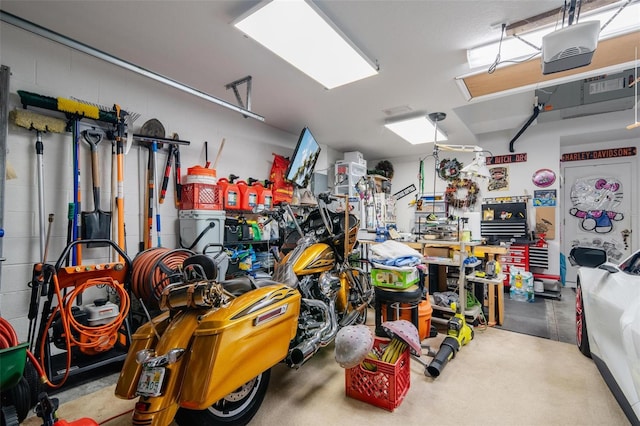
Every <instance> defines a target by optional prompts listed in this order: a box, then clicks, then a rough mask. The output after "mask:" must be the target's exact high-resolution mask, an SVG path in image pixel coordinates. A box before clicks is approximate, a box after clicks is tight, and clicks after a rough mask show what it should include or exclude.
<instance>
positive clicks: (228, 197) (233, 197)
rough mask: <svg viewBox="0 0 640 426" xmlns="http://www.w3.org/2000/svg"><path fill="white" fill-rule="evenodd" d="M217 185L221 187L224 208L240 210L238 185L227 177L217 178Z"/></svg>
mask: <svg viewBox="0 0 640 426" xmlns="http://www.w3.org/2000/svg"><path fill="white" fill-rule="evenodd" d="M218 186H219V187H220V188H222V199H223V200H224V209H225V210H240V189H239V188H238V185H237V184H235V183H233V182H230V181H229V179H227V178H220V179H218Z"/></svg>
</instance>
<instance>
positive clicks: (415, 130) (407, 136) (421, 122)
mask: <svg viewBox="0 0 640 426" xmlns="http://www.w3.org/2000/svg"><path fill="white" fill-rule="evenodd" d="M384 126H385V127H386V128H387V129H389V130H391V131H392V132H394V133H395V134H397V135H398V136H400V137H401V138H402V139H404V140H406V141H407V142H409V143H410V144H412V145H418V144H421V143H429V142H436V141H446V140H447V135H445V134H444V133H443V132H442V131H441V130H440V129H437V130H436V126H435V125H434V124H433V123H432V122H431V120H429V119H428V118H427V117H425V116H420V117H413V118H408V119H405V120H398V121H394V122H389V123H385V125H384ZM436 132H437V136H436Z"/></svg>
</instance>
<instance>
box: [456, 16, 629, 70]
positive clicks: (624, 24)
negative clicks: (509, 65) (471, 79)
mask: <svg viewBox="0 0 640 426" xmlns="http://www.w3.org/2000/svg"><path fill="white" fill-rule="evenodd" d="M618 9H619V8H617V7H616V8H614V9H607V10H606V11H600V12H595V13H591V14H586V13H585V14H584V15H580V22H585V21H587V20H588V21H600V27H601V28H602V26H603V25H604V24H605V23H606V22H608V21H609V19H611V17H612V16H613V15H614V14H615V13H616V12H617V11H618ZM557 29H559V28H556V27H555V26H548V27H545V28H540V29H537V30H534V31H531V32H528V33H526V34H523V33H521V34H519V37H521V38H522V39H524V40H526V41H527V42H528V43H531V44H532V45H533V46H531V45H529V44H527V43H525V42H523V41H522V40H518V39H517V38H515V37H505V38H504V39H503V40H502V46H499V45H500V42H499V41H496V42H493V43H489V44H485V45H483V46H479V47H474V48H472V49H468V50H467V62H468V63H469V67H470V68H471V69H476V68H482V67H486V66H489V65H491V64H493V63H494V62H495V60H496V55H497V54H498V50H500V61H501V62H506V61H523V60H528V59H531V58H533V57H534V56H535V55H537V54H539V53H540V50H539V49H537V48H536V46H537V47H541V46H542V37H544V36H545V35H546V34H549V33H551V32H553V31H555V30H557ZM639 29H640V3H634V4H630V5H628V6H627V7H625V9H624V10H623V11H622V12H621V13H620V14H619V15H618V16H616V17H615V19H613V20H612V21H611V22H609V24H608V25H607V26H606V27H605V28H604V29H603V30H602V31H601V32H600V38H599V40H605V39H607V38H612V37H616V36H619V35H622V34H628V33H630V32H633V31H637V30H639Z"/></svg>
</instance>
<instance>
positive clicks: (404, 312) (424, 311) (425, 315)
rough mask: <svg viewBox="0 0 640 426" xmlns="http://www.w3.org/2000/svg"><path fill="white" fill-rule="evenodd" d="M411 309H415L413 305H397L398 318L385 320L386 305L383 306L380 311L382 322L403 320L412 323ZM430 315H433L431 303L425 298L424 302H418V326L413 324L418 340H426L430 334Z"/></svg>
mask: <svg viewBox="0 0 640 426" xmlns="http://www.w3.org/2000/svg"><path fill="white" fill-rule="evenodd" d="M413 309H415V304H412V303H401V304H400V305H399V310H400V318H391V319H387V307H386V305H384V304H383V305H382V309H381V310H382V321H395V320H399V319H403V320H407V321H409V322H411V323H412V322H413V321H412V320H411V313H412V310H413ZM392 310H393V309H392ZM432 313H433V307H432V306H431V302H430V301H429V299H428V298H427V299H426V300H422V301H420V303H419V304H418V324H413V325H415V326H416V328H417V329H418V335H419V336H420V340H424V339H426V338H427V337H429V334H430V333H431V314H432ZM394 316H395V314H394Z"/></svg>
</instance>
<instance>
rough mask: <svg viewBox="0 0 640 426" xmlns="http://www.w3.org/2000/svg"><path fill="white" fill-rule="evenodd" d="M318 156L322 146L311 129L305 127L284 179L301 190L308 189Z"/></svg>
mask: <svg viewBox="0 0 640 426" xmlns="http://www.w3.org/2000/svg"><path fill="white" fill-rule="evenodd" d="M318 155H320V145H318V142H316V139H315V138H314V137H313V135H312V134H311V131H310V130H309V128H307V127H305V128H304V129H302V132H301V133H300V137H299V138H298V144H297V145H296V148H295V150H294V151H293V156H292V157H291V161H290V162H289V168H288V169H287V173H286V174H285V175H284V178H285V179H286V180H288V181H289V182H291V183H293V184H295V185H297V186H299V187H300V188H306V187H307V186H308V185H309V181H310V180H311V175H312V174H313V170H314V169H315V167H316V161H318Z"/></svg>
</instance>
